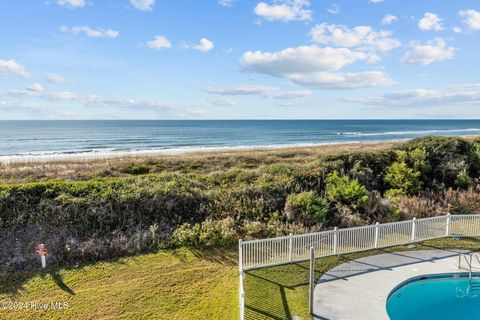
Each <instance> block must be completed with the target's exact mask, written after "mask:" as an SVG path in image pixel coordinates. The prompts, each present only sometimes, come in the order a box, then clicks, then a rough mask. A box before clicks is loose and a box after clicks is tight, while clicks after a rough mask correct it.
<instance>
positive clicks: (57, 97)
mask: <svg viewBox="0 0 480 320" xmlns="http://www.w3.org/2000/svg"><path fill="white" fill-rule="evenodd" d="M8 95H10V96H12V97H16V98H22V97H30V98H39V99H42V100H48V101H72V100H74V99H76V98H77V96H76V95H75V94H73V93H71V92H69V91H59V92H45V91H43V88H42V90H31V88H28V89H26V90H12V91H8Z"/></svg>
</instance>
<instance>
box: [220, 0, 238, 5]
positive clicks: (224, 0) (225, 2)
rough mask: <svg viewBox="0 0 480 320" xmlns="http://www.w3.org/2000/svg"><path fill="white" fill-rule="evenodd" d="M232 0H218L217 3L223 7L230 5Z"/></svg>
mask: <svg viewBox="0 0 480 320" xmlns="http://www.w3.org/2000/svg"><path fill="white" fill-rule="evenodd" d="M233 1H234V0H218V4H219V5H222V6H224V7H230V6H231V5H232V4H233Z"/></svg>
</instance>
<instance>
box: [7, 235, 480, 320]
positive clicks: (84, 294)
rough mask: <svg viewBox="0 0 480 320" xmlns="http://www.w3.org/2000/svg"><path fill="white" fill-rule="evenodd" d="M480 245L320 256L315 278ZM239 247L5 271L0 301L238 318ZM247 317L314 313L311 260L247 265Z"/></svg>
mask: <svg viewBox="0 0 480 320" xmlns="http://www.w3.org/2000/svg"><path fill="white" fill-rule="evenodd" d="M430 249H467V250H473V251H480V241H479V240H478V239H468V238H467V239H462V240H454V239H451V238H444V239H437V240H431V241H426V242H423V243H420V244H417V246H416V248H410V247H406V246H399V247H393V248H388V249H384V250H373V251H368V252H362V253H355V254H349V255H342V256H332V257H327V258H323V259H317V261H316V263H315V278H316V279H319V278H320V277H321V276H322V275H323V274H324V273H325V272H326V271H328V270H330V269H331V268H333V267H335V266H337V265H339V264H341V263H343V262H346V261H348V260H353V259H357V258H360V257H364V256H368V255H374V254H380V253H385V252H396V251H404V250H430ZM236 253H237V252H236V251H235V250H220V249H218V250H202V251H198V250H193V249H185V248H182V249H175V250H166V251H163V252H161V253H155V254H146V255H139V256H137V257H130V258H121V259H118V260H114V261H110V262H101V263H96V264H92V265H81V266H77V267H69V268H52V269H50V270H48V271H47V272H45V273H40V274H37V273H31V272H18V273H15V274H10V275H8V276H3V277H2V276H0V303H4V302H11V301H22V302H28V303H30V302H33V303H37V304H39V303H47V304H49V303H50V302H62V303H63V302H66V303H67V304H68V308H67V309H63V310H52V309H51V308H50V309H48V310H40V309H39V310H32V309H25V310H2V309H0V318H1V319H5V320H13V319H85V320H88V319H125V318H128V319H152V318H155V319H221V320H227V319H237V318H238V268H237V266H236V261H237V256H236ZM244 288H245V307H246V309H245V316H246V319H255V320H261V319H303V320H306V319H310V316H309V314H308V262H306V263H295V264H291V265H284V266H278V267H271V268H264V269H259V270H252V271H247V273H246V277H245V282H244Z"/></svg>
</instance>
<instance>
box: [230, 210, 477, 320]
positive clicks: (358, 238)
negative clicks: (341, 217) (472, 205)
mask: <svg viewBox="0 0 480 320" xmlns="http://www.w3.org/2000/svg"><path fill="white" fill-rule="evenodd" d="M449 236H454V237H468V236H480V214H470V215H450V214H448V215H445V216H439V217H432V218H425V219H415V218H414V219H413V220H409V221H400V222H391V223H383V224H379V223H377V224H375V225H370V226H362V227H355V228H346V229H337V228H335V229H333V230H328V231H322V232H316V233H308V234H299V235H293V234H290V235H288V236H284V237H278V238H269V239H259V240H249V241H242V240H240V242H239V271H240V319H242V320H243V314H244V307H245V302H244V299H245V297H244V291H243V279H244V272H245V271H246V270H252V269H259V268H264V267H272V266H278V265H283V264H288V263H293V262H304V261H307V260H309V258H310V257H309V255H310V250H311V248H312V247H313V248H314V252H315V258H323V257H328V256H332V255H339V254H346V253H354V252H359V251H367V250H372V249H378V248H386V247H391V246H397V245H406V244H410V243H415V242H419V241H425V240H431V239H437V238H443V237H449Z"/></svg>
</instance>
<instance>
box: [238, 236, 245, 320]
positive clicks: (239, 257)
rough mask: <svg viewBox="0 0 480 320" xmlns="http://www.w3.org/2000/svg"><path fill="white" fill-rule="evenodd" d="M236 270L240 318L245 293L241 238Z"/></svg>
mask: <svg viewBox="0 0 480 320" xmlns="http://www.w3.org/2000/svg"><path fill="white" fill-rule="evenodd" d="M238 271H239V276H240V279H239V284H238V285H239V288H238V291H239V299H240V301H239V306H240V320H243V319H244V313H245V293H244V292H243V245H242V239H240V240H238Z"/></svg>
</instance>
